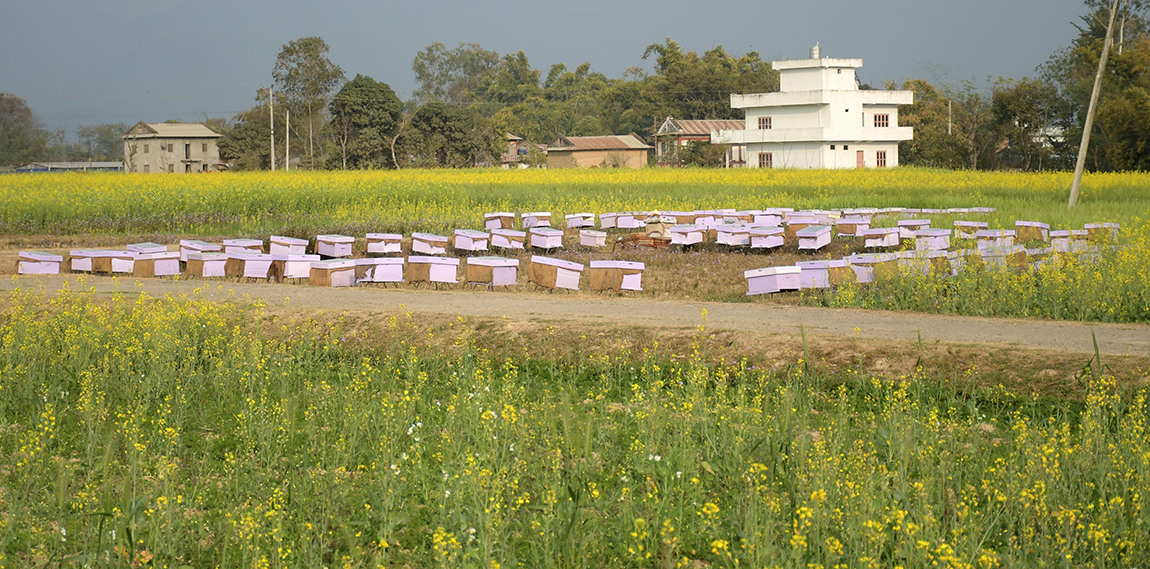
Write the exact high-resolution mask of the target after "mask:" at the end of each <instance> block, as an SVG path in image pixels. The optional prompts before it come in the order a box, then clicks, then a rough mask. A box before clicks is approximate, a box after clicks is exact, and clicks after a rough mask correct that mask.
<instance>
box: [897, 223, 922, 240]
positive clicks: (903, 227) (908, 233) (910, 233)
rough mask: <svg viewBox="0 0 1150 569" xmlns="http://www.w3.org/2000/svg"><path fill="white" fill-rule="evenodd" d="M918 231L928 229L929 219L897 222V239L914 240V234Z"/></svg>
mask: <svg viewBox="0 0 1150 569" xmlns="http://www.w3.org/2000/svg"><path fill="white" fill-rule="evenodd" d="M919 229H930V220H929V219H900V220H899V222H898V233H899V237H901V238H903V239H914V232H915V231H918V230H919Z"/></svg>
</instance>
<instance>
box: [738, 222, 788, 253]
mask: <svg viewBox="0 0 1150 569" xmlns="http://www.w3.org/2000/svg"><path fill="white" fill-rule="evenodd" d="M785 231H786V230H784V229H783V228H782V227H752V228H751V230H750V231H748V232H747V234H748V235H749V236H750V238H751V249H774V248H775V247H782V246H783V243H784V242H785V241H786V233H785Z"/></svg>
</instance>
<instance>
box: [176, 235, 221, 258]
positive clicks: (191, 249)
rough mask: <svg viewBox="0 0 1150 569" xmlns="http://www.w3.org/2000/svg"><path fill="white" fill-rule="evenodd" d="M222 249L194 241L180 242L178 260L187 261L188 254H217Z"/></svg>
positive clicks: (182, 240) (185, 240) (212, 244)
mask: <svg viewBox="0 0 1150 569" xmlns="http://www.w3.org/2000/svg"><path fill="white" fill-rule="evenodd" d="M222 249H223V247H221V246H220V245H216V244H215V243H207V242H204V241H197V240H195V239H181V240H180V260H181V261H187V260H188V254H190V253H219V252H220V251H221V250H222Z"/></svg>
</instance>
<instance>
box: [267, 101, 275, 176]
mask: <svg viewBox="0 0 1150 569" xmlns="http://www.w3.org/2000/svg"><path fill="white" fill-rule="evenodd" d="M273 89H274V87H272V88H270V89H268V118H269V119H271V121H272V172H275V171H276V112H275V107H274V106H273V105H274V104H275V103H273V102H272V98H273V97H272V90H273Z"/></svg>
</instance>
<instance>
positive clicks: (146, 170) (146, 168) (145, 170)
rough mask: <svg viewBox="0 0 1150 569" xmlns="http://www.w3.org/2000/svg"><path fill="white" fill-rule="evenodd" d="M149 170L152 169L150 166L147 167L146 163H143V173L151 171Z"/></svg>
mask: <svg viewBox="0 0 1150 569" xmlns="http://www.w3.org/2000/svg"><path fill="white" fill-rule="evenodd" d="M151 171H152V170H151V168H149V167H148V165H147V164H144V173H145V174H147V173H148V172H151Z"/></svg>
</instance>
